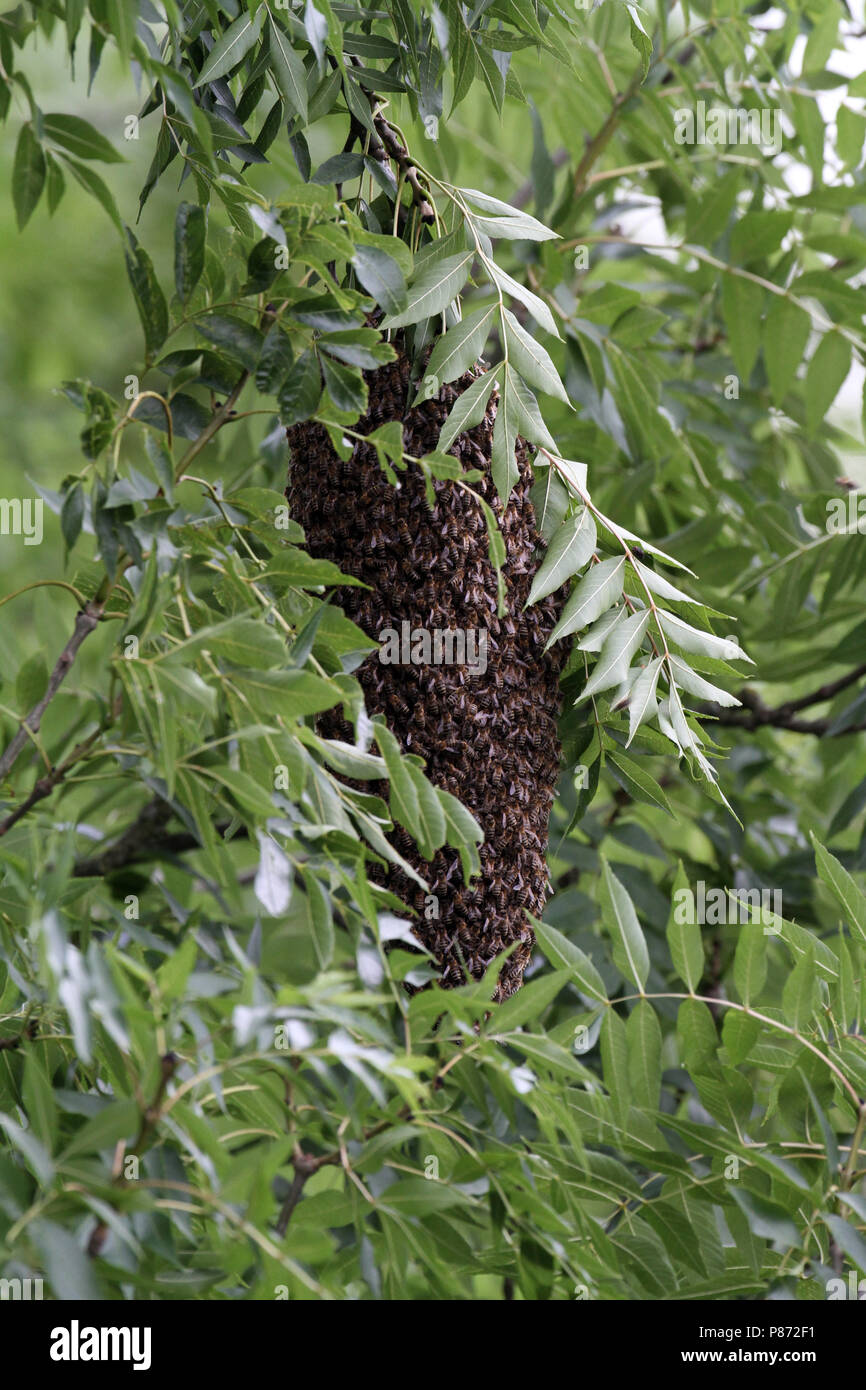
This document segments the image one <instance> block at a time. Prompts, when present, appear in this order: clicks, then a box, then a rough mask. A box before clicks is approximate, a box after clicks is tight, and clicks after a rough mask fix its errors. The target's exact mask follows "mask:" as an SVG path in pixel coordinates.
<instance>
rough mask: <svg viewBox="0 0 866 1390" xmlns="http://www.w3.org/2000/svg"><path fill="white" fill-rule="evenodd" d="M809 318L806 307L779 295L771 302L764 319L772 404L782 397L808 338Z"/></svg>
mask: <svg viewBox="0 0 866 1390" xmlns="http://www.w3.org/2000/svg"><path fill="white" fill-rule="evenodd" d="M810 327H811V322H810V319H809V315H808V314H807V313H806V311H805V309H801V308H800V306H799V305H798V304H793V303H792V302H791V301H790V300H789V299H783V298H782V297H781V296H780V295H774V296H773V302H772V304H771V305H770V309H769V311H768V313H767V317H766V319H765V320H764V335H763V341H764V360H765V361H766V363H767V375H768V376H769V378H770V391H771V393H772V397H773V403H774V405H778V406H780V405H781V404H782V402H783V400H784V399H785V396H786V394H787V392H788V389H789V387H790V386H791V383H792V382H793V380H794V376H795V374H796V371H797V368H798V367H799V366H800V363H801V362H802V361H803V353H804V351H805V348H806V343H807V342H808V340H809V330H810Z"/></svg>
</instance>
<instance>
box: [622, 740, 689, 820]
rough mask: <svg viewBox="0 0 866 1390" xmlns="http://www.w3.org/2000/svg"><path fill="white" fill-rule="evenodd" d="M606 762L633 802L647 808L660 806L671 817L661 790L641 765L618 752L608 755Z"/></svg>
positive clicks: (667, 803) (666, 800)
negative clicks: (643, 804) (641, 802)
mask: <svg viewBox="0 0 866 1390" xmlns="http://www.w3.org/2000/svg"><path fill="white" fill-rule="evenodd" d="M608 762H609V763H610V765H611V767H612V768H613V771H614V776H615V777H616V779H617V781H618V782H619V783H620V785H621V786H622V787H623V788H624V789H625V790H626V791H627V792H628V793H629V795H630V796H632V797H634V799H635V801H643V802H644V803H645V804H646V805H647V806H660V807H661V809H662V810H663V811H665V812H667V814H668V815H669V816H673V811H672V810H671V806H670V802H669V801H668V799H667V797H666V796H665V794H664V791H663V789H662V788H661V787H660V786H659V784H658V782H657V781H656V780H655V778H654V777H651V776H650V774H649V773H648V772H647V770H646V768H645V767H643V766H642V764H641V763H638V762H635V760H634V759H633V758H627V757H626V756H625V754H624V753H618V752H617V753H608Z"/></svg>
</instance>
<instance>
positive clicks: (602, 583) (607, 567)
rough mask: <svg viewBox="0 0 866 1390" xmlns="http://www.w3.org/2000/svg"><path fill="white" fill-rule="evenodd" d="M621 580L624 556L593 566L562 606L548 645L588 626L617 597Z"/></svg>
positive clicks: (623, 572)
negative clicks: (560, 614)
mask: <svg viewBox="0 0 866 1390" xmlns="http://www.w3.org/2000/svg"><path fill="white" fill-rule="evenodd" d="M624 580H625V556H624V555H621V556H620V557H619V558H618V559H613V560H602V561H600V563H599V564H597V565H593V566H592V567H591V568H590V569H589V570H588V571H587V573H586V574H585V575H584V577H583V579H581V581H580V583H579V584H578V585H577V587H576V588H575V590H574V593H573V594H572V595H571V597H570V599H569V600H568V603H567V604H566V605H565V607H564V608H563V610H562V616H561V617H560V619H559V622H558V623H557V624H556V627H555V628H554V629H553V631H552V633H551V634H550V637H549V639H548V642H547V645H548V647H550V646H552V645H553V643H554V642H557V641H559V639H560V637H567V636H568V635H569V633H572V632H577V631H579V630H580V629H581V628H585V627H589V625H590V623H594V622H595V620H596V618H600V617H601V615H602V613H606V612H607V610H608V608H610V607H611V605H612V604H614V603H616V601H617V600H618V599H619V597H620V596H621V594H622V586H623V582H624Z"/></svg>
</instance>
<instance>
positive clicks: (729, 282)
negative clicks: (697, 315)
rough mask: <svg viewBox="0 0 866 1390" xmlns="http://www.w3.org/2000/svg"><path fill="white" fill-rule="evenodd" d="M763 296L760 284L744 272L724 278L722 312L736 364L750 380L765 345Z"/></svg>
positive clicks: (740, 371)
mask: <svg viewBox="0 0 866 1390" xmlns="http://www.w3.org/2000/svg"><path fill="white" fill-rule="evenodd" d="M762 303H763V295H762V293H761V291H760V290H759V289H758V287H757V286H756V285H753V284H751V283H750V282H749V281H748V280H746V279H744V278H743V277H742V276H740V275H733V274H730V275H726V276H725V277H724V279H723V280H722V314H723V316H724V320H725V329H726V331H727V334H728V342H729V344H730V348H731V356H732V357H733V359H734V366H735V367H736V369H737V371H738V372H739V374H740V376H741V377H742V379H743V381H748V380H749V377H750V376H751V374H752V368H753V367H754V365H755V363H756V361H757V360H758V353H759V351H760V347H761V307H762Z"/></svg>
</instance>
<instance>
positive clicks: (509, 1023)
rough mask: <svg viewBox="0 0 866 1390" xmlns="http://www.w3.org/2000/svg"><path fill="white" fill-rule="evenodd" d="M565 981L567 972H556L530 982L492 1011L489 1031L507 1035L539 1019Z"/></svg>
mask: <svg viewBox="0 0 866 1390" xmlns="http://www.w3.org/2000/svg"><path fill="white" fill-rule="evenodd" d="M567 981H568V971H567V970H557V971H554V972H553V973H552V974H550V975H542V976H540V977H539V978H538V979H537V980H530V981H529V983H528V984H525V985H524V986H523V988H522V989H521V990H520V991H519V992H518V993H517V994H515V995H512V997H511V998H510V999H506V1001H505V1003H504V1004H500V1005H499V1006H498V1008H496V1009H495V1010H494V1011H493V1013H492V1014H491V1016H490V1022H489V1024H488V1027H489V1029H490V1031H491V1032H493V1033H495V1034H498V1033H507V1032H509V1031H511V1030H512V1029H514V1028H521V1027H523V1025H524V1024H526V1023H530V1022H532V1020H533V1019H537V1018H539V1016H540V1015H541V1014H542V1013H543V1012H544V1010H545V1009H546V1008H547V1006H548V1004H550V1003H551V1002H552V1001H553V1000H554V999H555V998H556V996H557V995H558V994H559V992H560V990H561V989H562V988H563V986H564V985H565V984H566V983H567Z"/></svg>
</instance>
